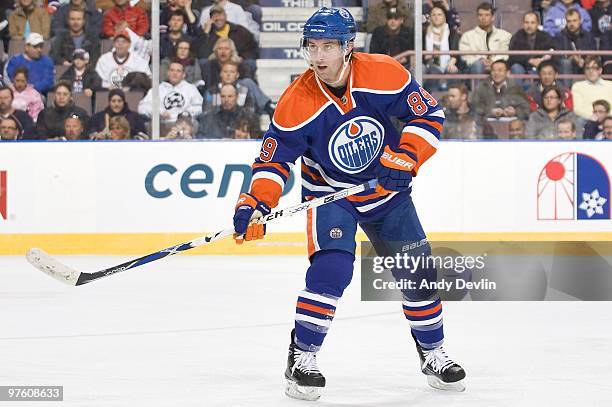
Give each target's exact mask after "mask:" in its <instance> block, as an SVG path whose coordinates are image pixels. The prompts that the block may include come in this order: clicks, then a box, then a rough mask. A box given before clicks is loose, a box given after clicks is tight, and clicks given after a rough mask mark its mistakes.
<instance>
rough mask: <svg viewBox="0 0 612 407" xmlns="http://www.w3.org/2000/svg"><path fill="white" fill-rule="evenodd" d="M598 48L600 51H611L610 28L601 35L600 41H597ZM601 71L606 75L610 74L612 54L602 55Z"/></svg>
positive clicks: (611, 38) (611, 31)
mask: <svg viewBox="0 0 612 407" xmlns="http://www.w3.org/2000/svg"><path fill="white" fill-rule="evenodd" d="M599 49H600V50H601V51H612V28H610V29H609V30H608V31H606V32H605V33H603V34H602V35H601V41H600V42H599ZM602 62H603V72H604V74H606V75H610V74H612V55H606V56H603V57H602Z"/></svg>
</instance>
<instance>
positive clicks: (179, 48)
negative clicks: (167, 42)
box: [159, 40, 204, 87]
mask: <svg viewBox="0 0 612 407" xmlns="http://www.w3.org/2000/svg"><path fill="white" fill-rule="evenodd" d="M170 62H179V63H181V64H182V65H183V67H184V68H185V80H186V81H187V82H189V83H192V84H194V85H196V86H198V87H199V86H203V85H204V81H202V71H201V69H200V64H199V63H198V61H197V59H195V58H193V55H192V53H191V44H190V43H189V41H187V40H179V41H178V42H177V43H176V52H175V53H174V55H172V56H171V57H168V58H164V59H163V60H162V61H161V67H160V69H159V72H160V75H162V76H165V75H166V74H167V72H168V68H169V67H170Z"/></svg>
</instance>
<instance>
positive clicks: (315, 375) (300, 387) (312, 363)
mask: <svg viewBox="0 0 612 407" xmlns="http://www.w3.org/2000/svg"><path fill="white" fill-rule="evenodd" d="M294 334H295V329H294V330H292V331H291V344H290V345H289V356H288V358H287V369H286V370H285V378H286V379H287V386H286V387H285V394H286V395H287V396H289V397H292V398H294V399H300V400H309V401H314V400H318V399H319V397H321V390H323V387H325V377H323V375H322V374H321V372H320V371H319V368H318V367H317V354H316V352H306V351H303V350H301V349H300V348H298V347H297V346H296V344H295V340H294V339H293V336H294Z"/></svg>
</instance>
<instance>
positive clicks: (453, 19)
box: [410, 0, 461, 33]
mask: <svg viewBox="0 0 612 407" xmlns="http://www.w3.org/2000/svg"><path fill="white" fill-rule="evenodd" d="M434 7H440V8H441V9H442V10H444V14H445V20H446V22H447V23H448V27H449V28H450V29H451V30H453V31H456V32H457V33H460V31H461V28H460V27H459V26H460V25H461V18H460V17H459V13H458V12H457V10H456V9H455V8H454V7H451V6H450V5H449V4H448V0H426V1H424V2H423V28H427V26H428V25H429V24H430V23H431V10H432V9H433V8H434ZM410 11H412V10H410ZM410 18H412V19H414V17H413V16H411V17H410Z"/></svg>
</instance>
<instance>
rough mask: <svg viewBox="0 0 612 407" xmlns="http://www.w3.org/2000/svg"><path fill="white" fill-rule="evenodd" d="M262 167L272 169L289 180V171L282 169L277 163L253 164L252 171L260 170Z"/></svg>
mask: <svg viewBox="0 0 612 407" xmlns="http://www.w3.org/2000/svg"><path fill="white" fill-rule="evenodd" d="M262 167H263V168H265V167H272V168H274V169H275V170H277V171H279V172H280V173H281V174H283V175H284V176H285V177H286V178H289V171H287V170H286V169H284V168H283V166H282V165H280V164H278V163H255V164H253V166H252V168H253V169H257V168H262Z"/></svg>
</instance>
